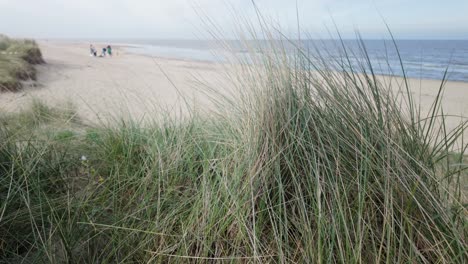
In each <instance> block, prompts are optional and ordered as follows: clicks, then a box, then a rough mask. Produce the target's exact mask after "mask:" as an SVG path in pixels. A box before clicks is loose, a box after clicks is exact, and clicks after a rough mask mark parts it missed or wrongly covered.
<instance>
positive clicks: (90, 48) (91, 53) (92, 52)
mask: <svg viewBox="0 0 468 264" xmlns="http://www.w3.org/2000/svg"><path fill="white" fill-rule="evenodd" d="M89 52H90V55H91V56H94V57H96V49H95V48H94V46H93V44H91V45H89Z"/></svg>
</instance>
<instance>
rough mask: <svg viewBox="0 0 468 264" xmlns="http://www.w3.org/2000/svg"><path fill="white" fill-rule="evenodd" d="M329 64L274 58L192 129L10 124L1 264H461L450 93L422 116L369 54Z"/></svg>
mask: <svg viewBox="0 0 468 264" xmlns="http://www.w3.org/2000/svg"><path fill="white" fill-rule="evenodd" d="M277 42H278V41H275V43H277ZM362 48H363V49H362V52H365V47H364V46H363V47H362ZM256 59H259V60H256ZM317 59H320V58H317V57H314V56H312V55H310V54H308V53H307V52H305V51H304V50H302V49H301V47H300V46H298V47H297V49H296V53H295V56H290V55H288V54H286V53H285V52H284V51H282V50H281V49H278V48H277V47H276V46H275V47H272V49H265V50H264V51H263V52H262V56H261V57H260V58H252V61H254V62H256V64H253V65H252V64H249V65H241V67H240V68H241V71H240V72H238V75H237V76H236V77H237V78H236V81H235V83H234V85H236V86H237V87H239V90H238V91H237V93H236V95H237V97H236V98H234V99H233V98H231V97H229V98H228V97H223V96H213V100H215V103H218V105H220V106H219V108H218V109H216V112H215V113H214V114H213V113H211V114H210V115H199V114H196V113H193V115H191V116H190V117H189V118H187V119H184V120H171V119H167V121H166V122H163V123H155V124H151V123H150V124H144V125H143V124H139V123H136V122H133V121H122V122H120V123H118V124H112V126H104V125H101V126H95V127H78V128H77V127H76V124H75V128H74V129H73V126H70V127H67V128H66V129H65V130H63V131H62V132H60V133H54V134H53V135H52V136H50V137H49V136H47V135H48V134H47V133H45V134H44V133H39V134H38V133H18V132H17V131H21V130H18V128H14V127H15V126H14V124H15V123H16V122H25V123H27V124H31V125H28V126H26V127H30V128H34V129H36V130H37V129H38V128H43V129H44V128H47V124H49V125H50V122H49V120H69V118H50V117H51V116H54V117H63V116H65V117H66V116H69V114H60V111H59V110H56V109H55V108H50V107H47V106H45V105H44V104H39V103H36V105H34V106H33V108H32V110H29V111H26V112H23V113H20V114H18V115H13V116H9V118H8V119H3V120H5V121H4V122H3V125H2V129H1V130H0V137H1V139H2V141H0V142H2V143H1V145H0V188H1V191H0V198H1V199H0V201H1V204H0V212H1V214H0V234H1V237H0V241H2V244H0V253H1V254H0V256H1V260H2V261H24V262H31V263H37V262H63V261H69V262H70V261H73V262H78V263H104V262H118V263H121V262H122V263H135V262H136V263H142V262H160V263H167V262H171V263H172V262H174V263H186V262H206V263H210V262H240V263H243V262H246V263H247V262H261V263H278V262H283V263H304V262H305V263H308V262H312V263H315V262H317V263H322V262H327V263H328V262H333V263H335V262H339V263H359V262H364V263H382V262H385V263H463V262H464V261H465V260H466V258H467V253H466V248H467V242H466V239H467V230H466V223H467V222H466V205H464V204H463V200H464V199H465V198H464V196H465V195H466V192H465V191H466V190H465V189H463V184H462V181H461V180H462V178H463V177H466V174H465V171H466V168H467V166H466V161H465V160H463V159H464V151H465V149H466V144H465V145H464V144H463V141H462V144H461V148H458V149H457V153H453V150H454V149H456V147H457V144H458V142H460V139H461V137H462V135H463V130H464V129H465V128H466V123H462V124H460V127H459V128H458V129H455V130H454V131H446V130H444V129H442V130H441V131H444V133H443V135H440V134H439V133H436V132H437V131H439V128H435V126H434V125H432V122H433V121H434V122H435V120H436V119H438V118H441V117H440V116H441V115H442V114H443V113H441V110H440V108H438V107H437V105H438V104H439V100H440V98H438V99H437V100H438V101H437V102H435V104H434V109H433V110H434V111H432V112H431V113H432V114H431V115H430V116H429V117H425V119H424V120H426V122H423V121H422V120H423V117H422V116H420V113H418V112H417V111H415V110H414V109H417V107H415V105H414V101H413V100H411V95H410V94H409V93H393V92H392V90H391V89H389V88H391V87H387V86H385V85H384V83H383V82H380V81H379V78H378V76H375V75H374V74H373V73H372V64H371V63H370V60H367V61H364V62H363V64H362V65H361V67H362V69H364V70H365V71H360V72H364V74H357V73H356V72H357V71H355V70H354V69H353V68H352V67H353V66H351V65H347V64H346V63H345V64H343V63H342V61H337V62H336V63H335V62H333V61H331V62H323V61H320V60H317ZM318 64H321V65H320V67H318V66H317V65H318ZM340 67H341V68H340ZM402 95H403V97H402ZM405 104H406V105H407V106H408V107H404V110H402V107H401V105H405ZM216 113H218V115H216ZM442 119H443V115H442ZM15 120H16V121H15ZM25 120H29V121H25ZM31 120H42V121H41V125H39V126H38V125H37V123H35V122H33V121H31ZM427 120H431V121H427ZM442 125H443V122H442ZM15 131H16V132H15ZM26 131H27V130H26Z"/></svg>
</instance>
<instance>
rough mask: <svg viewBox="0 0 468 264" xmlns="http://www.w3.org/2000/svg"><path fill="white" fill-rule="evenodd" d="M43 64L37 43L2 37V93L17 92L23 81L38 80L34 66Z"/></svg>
mask: <svg viewBox="0 0 468 264" xmlns="http://www.w3.org/2000/svg"><path fill="white" fill-rule="evenodd" d="M41 63H44V59H43V58H42V54H41V50H40V49H39V47H38V45H37V44H36V42H35V41H33V40H19V39H11V38H8V37H6V36H3V35H0V91H16V90H19V89H21V87H22V81H26V80H36V69H35V68H34V65H36V64H41Z"/></svg>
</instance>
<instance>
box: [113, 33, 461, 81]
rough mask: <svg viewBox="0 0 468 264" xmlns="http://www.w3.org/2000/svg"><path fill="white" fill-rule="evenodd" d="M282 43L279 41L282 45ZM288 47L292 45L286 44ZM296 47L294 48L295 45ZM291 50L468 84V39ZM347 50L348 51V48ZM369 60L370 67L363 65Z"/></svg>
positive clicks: (181, 55) (180, 47)
mask: <svg viewBox="0 0 468 264" xmlns="http://www.w3.org/2000/svg"><path fill="white" fill-rule="evenodd" d="M250 42H251V43H248V45H247V46H249V47H254V48H253V50H254V52H255V50H256V51H259V52H260V51H261V50H264V49H263V48H265V47H266V46H268V45H270V44H271V43H270V42H266V41H250ZM113 43H119V44H124V46H125V47H126V48H125V49H126V50H127V51H129V52H133V53H137V54H144V55H148V56H155V57H165V58H173V59H182V60H197V61H205V62H223V61H225V60H226V56H223V55H222V54H224V53H223V49H225V47H226V46H228V47H229V50H230V54H235V56H238V57H240V58H243V57H244V58H245V57H249V56H251V55H252V49H249V50H248V49H246V45H245V42H243V43H241V42H240V41H235V40H226V41H222V42H221V41H213V40H156V39H132V40H114V41H113ZM278 43H279V41H278ZM285 43H286V44H285ZM291 43H294V44H291ZM282 45H283V47H284V48H285V50H286V51H287V52H291V53H292V52H294V50H295V49H294V46H296V47H297V46H300V47H301V49H302V50H304V51H307V52H308V53H309V52H310V54H312V57H314V56H316V55H317V54H320V58H322V59H324V60H325V61H327V60H330V61H339V60H340V59H341V60H342V59H343V57H345V53H344V50H346V54H347V58H349V59H350V60H349V62H350V64H351V65H353V66H354V67H353V68H354V69H355V70H358V71H359V70H369V69H368V68H367V69H366V68H361V67H359V65H363V64H367V63H366V62H367V61H370V62H371V64H372V70H373V71H374V73H376V74H382V75H396V76H403V75H406V76H407V77H410V78H419V79H435V80H442V79H444V78H445V79H447V80H450V81H461V82H468V40H394V41H393V40H331V39H328V40H301V41H283V42H282ZM343 47H345V49H343ZM363 62H364V63H363Z"/></svg>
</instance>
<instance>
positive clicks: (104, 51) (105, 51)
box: [89, 44, 112, 57]
mask: <svg viewBox="0 0 468 264" xmlns="http://www.w3.org/2000/svg"><path fill="white" fill-rule="evenodd" d="M89 52H90V55H91V56H92V57H106V56H111V57H112V47H111V45H107V47H104V48H102V52H101V54H100V55H99V56H98V51H97V50H96V48H95V47H94V46H93V44H91V45H89Z"/></svg>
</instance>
